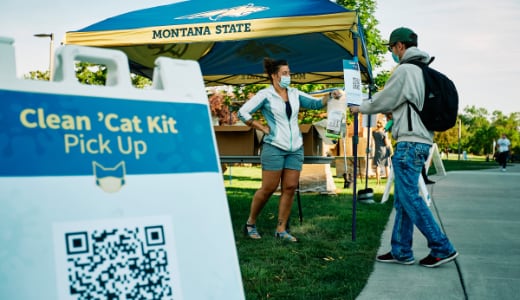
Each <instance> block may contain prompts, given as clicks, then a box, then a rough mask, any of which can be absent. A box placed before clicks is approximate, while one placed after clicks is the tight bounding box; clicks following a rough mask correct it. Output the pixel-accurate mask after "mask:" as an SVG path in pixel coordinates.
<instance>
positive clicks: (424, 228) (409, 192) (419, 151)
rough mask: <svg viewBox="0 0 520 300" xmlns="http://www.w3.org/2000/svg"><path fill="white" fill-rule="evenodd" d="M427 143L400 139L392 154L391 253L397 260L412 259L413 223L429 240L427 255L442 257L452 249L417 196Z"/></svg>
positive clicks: (427, 147) (420, 198) (427, 150)
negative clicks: (392, 212) (392, 213)
mask: <svg viewBox="0 0 520 300" xmlns="http://www.w3.org/2000/svg"><path fill="white" fill-rule="evenodd" d="M429 151H430V145H428V144H423V143H412V142H399V143H397V145H396V149H395V151H394V156H393V157H392V167H393V169H394V175H395V176H394V207H395V220H394V228H393V230H392V242H391V244H392V251H391V253H392V256H393V257H394V258H395V259H398V260H411V259H412V258H413V251H412V240H413V230H414V225H415V226H417V228H418V229H419V231H421V233H422V234H423V235H424V237H425V238H426V240H427V241H428V248H430V249H431V252H430V254H431V255H432V256H434V257H438V258H444V257H446V256H448V255H450V254H451V253H453V252H454V251H455V249H454V248H453V245H452V244H451V243H450V241H449V240H448V238H447V237H446V235H445V234H444V233H443V232H442V231H441V229H440V227H439V225H438V224H437V222H436V220H435V219H434V217H433V215H432V213H431V211H430V208H428V206H427V205H426V203H425V201H424V200H423V198H422V197H421V196H420V195H419V185H418V182H419V176H421V169H422V167H423V165H424V162H425V161H426V159H427V158H428V154H429Z"/></svg>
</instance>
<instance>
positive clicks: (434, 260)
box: [419, 251, 459, 268]
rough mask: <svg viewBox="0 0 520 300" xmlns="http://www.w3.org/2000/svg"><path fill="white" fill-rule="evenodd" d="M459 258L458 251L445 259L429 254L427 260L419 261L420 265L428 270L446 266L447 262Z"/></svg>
mask: <svg viewBox="0 0 520 300" xmlns="http://www.w3.org/2000/svg"><path fill="white" fill-rule="evenodd" d="M457 256H459V253H458V252H457V251H455V252H453V253H452V254H450V255H448V256H447V257H445V258H438V257H433V256H431V255H430V254H428V256H426V257H425V258H423V259H421V261H419V264H421V266H425V267H427V268H435V267H438V266H440V265H442V264H445V263H447V262H450V261H452V260H454V259H455V258H457Z"/></svg>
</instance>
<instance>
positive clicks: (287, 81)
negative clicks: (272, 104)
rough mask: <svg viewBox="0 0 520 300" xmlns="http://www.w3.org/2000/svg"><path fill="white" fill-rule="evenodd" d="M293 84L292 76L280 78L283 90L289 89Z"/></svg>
mask: <svg viewBox="0 0 520 300" xmlns="http://www.w3.org/2000/svg"><path fill="white" fill-rule="evenodd" d="M290 84H291V76H282V78H280V86H281V87H282V88H284V89H285V88H287V87H289V85H290Z"/></svg>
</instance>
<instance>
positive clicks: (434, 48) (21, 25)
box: [0, 0, 520, 114]
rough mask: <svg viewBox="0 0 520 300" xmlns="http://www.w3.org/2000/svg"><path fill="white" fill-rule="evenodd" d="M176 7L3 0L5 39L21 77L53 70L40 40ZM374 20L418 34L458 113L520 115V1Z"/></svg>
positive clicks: (450, 6) (409, 10)
mask: <svg viewBox="0 0 520 300" xmlns="http://www.w3.org/2000/svg"><path fill="white" fill-rule="evenodd" d="M301 1H304V0H301ZM172 2H177V1H175V0H149V1H142V0H125V1H121V0H89V1H81V2H80V1H70V0H47V1H41V0H2V1H1V2H0V20H1V21H0V24H1V26H0V36H4V37H10V38H13V39H14V40H15V43H14V47H15V56H16V65H17V75H18V76H19V77H22V76H23V74H27V73H29V71H34V70H47V69H48V68H49V49H50V47H49V44H50V39H49V38H38V37H34V36H33V35H34V34H37V33H53V34H54V48H56V47H58V46H59V44H60V42H61V41H62V40H63V38H64V35H65V32H67V31H73V30H78V29H81V28H83V27H86V26H88V25H90V24H93V23H96V22H98V21H101V20H104V19H106V18H109V17H112V16H115V15H118V14H122V13H125V12H128V11H132V10H137V9H142V8H147V7H153V6H158V5H164V4H169V3H172ZM249 2H253V3H254V0H251V1H249ZM375 17H376V19H377V20H378V21H379V26H378V29H379V31H380V33H381V35H382V37H383V38H384V39H388V38H389V35H390V33H391V31H392V30H393V29H395V28H397V27H401V26H404V27H409V28H411V29H413V30H414V31H415V32H416V33H417V34H418V36H419V48H420V49H421V50H423V51H426V52H428V53H429V54H430V55H432V56H435V62H434V63H433V64H432V67H434V68H436V69H438V70H439V71H441V72H443V73H445V74H446V75H447V76H448V77H450V78H451V79H452V80H453V81H454V82H455V85H456V86H457V89H458V92H459V97H460V105H459V106H460V110H459V112H462V109H464V108H465V107H468V106H475V107H477V108H485V109H486V110H488V112H490V113H491V112H493V111H494V110H499V111H502V112H503V113H505V114H509V113H512V112H520V95H519V94H520V93H519V86H520V37H519V35H518V33H519V32H520V1H518V0H494V1H489V0H436V1H418V0H378V4H377V8H376V13H375ZM385 58H386V61H387V62H386V63H385V64H384V66H383V68H385V69H387V70H389V69H391V68H392V67H393V66H394V63H393V62H392V59H391V57H390V55H389V54H387V55H386V56H385ZM0 60H1V58H0ZM378 71H379V70H374V72H375V73H377V72H378Z"/></svg>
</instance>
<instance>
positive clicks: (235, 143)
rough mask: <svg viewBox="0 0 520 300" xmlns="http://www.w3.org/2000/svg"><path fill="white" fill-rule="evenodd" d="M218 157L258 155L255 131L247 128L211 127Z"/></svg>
mask: <svg viewBox="0 0 520 300" xmlns="http://www.w3.org/2000/svg"><path fill="white" fill-rule="evenodd" d="M213 129H214V130H215V137H216V139H217V147H218V153H219V155H224V156H225V155H258V146H259V143H258V140H257V138H256V134H255V130H254V129H252V128H251V127H249V126H213Z"/></svg>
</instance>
